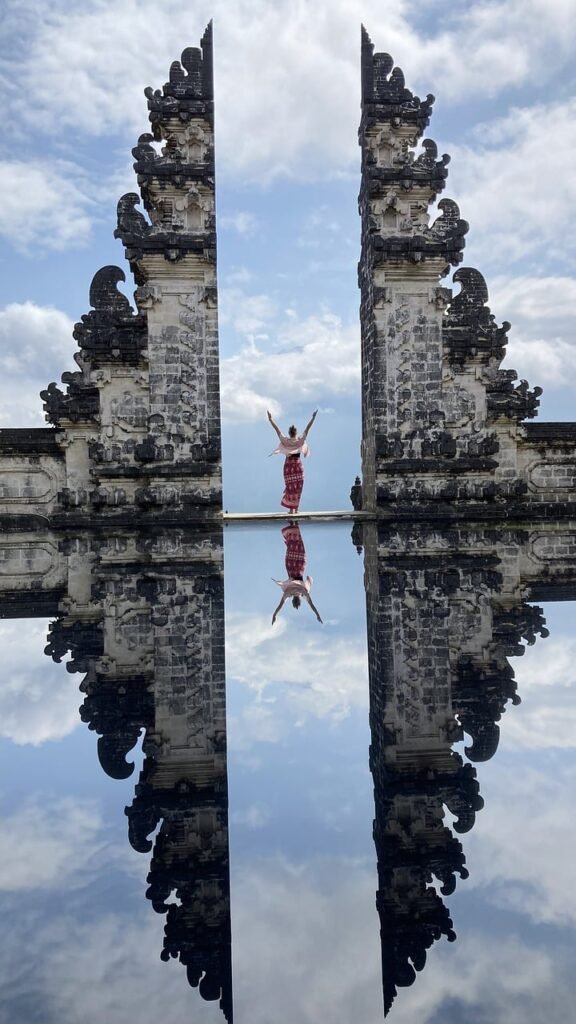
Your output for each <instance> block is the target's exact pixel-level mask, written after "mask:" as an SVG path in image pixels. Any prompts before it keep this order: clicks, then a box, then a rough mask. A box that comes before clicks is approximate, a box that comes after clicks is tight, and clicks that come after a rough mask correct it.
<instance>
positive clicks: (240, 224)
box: [218, 210, 258, 235]
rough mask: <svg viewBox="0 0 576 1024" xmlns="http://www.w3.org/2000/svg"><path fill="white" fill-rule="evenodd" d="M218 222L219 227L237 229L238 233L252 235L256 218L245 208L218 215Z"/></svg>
mask: <svg viewBox="0 0 576 1024" xmlns="http://www.w3.org/2000/svg"><path fill="white" fill-rule="evenodd" d="M218 224H219V225H220V227H221V228H224V229H226V228H228V229H231V230H232V231H237V232H238V234H239V235H253V234H255V232H256V229H257V227H258V218H257V217H255V216H254V214H253V213H249V212H248V211H247V210H239V211H238V212H237V213H234V214H229V215H227V216H223V217H220V219H219V221H218Z"/></svg>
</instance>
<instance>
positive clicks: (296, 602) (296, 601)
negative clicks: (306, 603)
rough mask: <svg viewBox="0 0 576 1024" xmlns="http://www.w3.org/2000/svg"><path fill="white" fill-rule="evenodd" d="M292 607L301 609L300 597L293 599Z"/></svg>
mask: <svg viewBox="0 0 576 1024" xmlns="http://www.w3.org/2000/svg"><path fill="white" fill-rule="evenodd" d="M292 607H293V608H299V607H300V598H299V597H298V595H296V597H293V598H292Z"/></svg>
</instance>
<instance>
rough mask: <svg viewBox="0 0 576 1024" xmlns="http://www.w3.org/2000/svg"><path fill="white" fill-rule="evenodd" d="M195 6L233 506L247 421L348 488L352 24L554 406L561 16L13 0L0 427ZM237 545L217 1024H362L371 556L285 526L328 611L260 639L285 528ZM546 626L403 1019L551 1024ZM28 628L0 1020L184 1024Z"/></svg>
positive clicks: (127, 868) (557, 951)
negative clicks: (397, 80)
mask: <svg viewBox="0 0 576 1024" xmlns="http://www.w3.org/2000/svg"><path fill="white" fill-rule="evenodd" d="M210 17H214V23H215V25H214V28H215V49H216V110H217V147H216V152H217V190H218V191H217V204H218V217H219V221H218V225H219V227H218V230H219V286H220V320H221V348H222V396H223V410H224V417H225V419H224V441H225V467H224V468H225V485H226V505H227V507H229V508H231V509H232V508H235V509H242V508H243V509H247V508H254V509H259V508H261V509H269V508H274V507H276V504H277V501H278V497H279V490H280V487H279V478H280V465H279V463H277V462H276V461H275V460H273V459H271V460H267V459H266V455H267V453H268V452H269V451H270V449H271V448H272V446H273V435H271V432H270V430H269V427H268V425H267V423H266V421H265V418H264V410H265V408H266V406H267V404H270V405H271V406H272V407H273V408H275V409H276V410H277V411H278V414H279V417H280V421H281V422H282V423H287V422H290V421H291V420H295V421H296V422H297V423H301V422H304V421H305V419H306V418H307V417H308V415H309V413H310V411H311V409H312V408H315V407H316V406H320V408H321V410H322V414H321V416H319V419H318V422H317V424H316V425H315V427H314V434H313V435H311V441H312V447H313V452H312V456H311V459H310V460H309V464H308V467H307V482H306V490H305V500H306V503H307V505H308V507H324V508H326V507H346V505H347V494H348V491H349V488H350V484H351V482H352V479H353V477H354V476H355V474H356V473H357V472H358V469H359V455H358V450H359V439H360V428H359V366H358V338H359V329H358V320H357V309H358V292H357V288H356V263H357V259H358V249H359V221H358V216H357V209H356V197H357V192H358V174H359V171H358V165H359V151H358V147H357V145H356V131H357V124H358V119H359V23H360V21H363V22H364V23H365V24H366V26H367V28H368V30H369V31H370V34H371V36H372V38H373V40H374V42H375V44H376V47H377V49H379V50H389V51H390V52H391V53H392V54H393V56H394V58H395V60H396V61H397V63H399V64H400V65H401V66H402V67H403V69H404V71H405V73H406V79H407V83H408V84H409V85H410V86H411V87H412V88H413V89H414V90H415V91H417V92H419V93H420V94H421V95H423V94H426V93H427V92H433V93H435V95H436V96H437V102H436V105H435V113H434V115H433V119H432V124H431V126H430V129H429V131H428V135H429V136H430V137H431V138H433V139H435V141H436V142H437V143H438V146H439V150H440V152H448V153H450V154H451V156H452V162H451V164H450V169H449V170H450V176H449V180H448V186H447V189H446V193H445V194H446V195H447V196H450V197H452V198H454V199H456V200H457V201H458V203H459V205H460V208H461V213H462V216H463V217H465V218H466V219H467V220H468V221H469V222H470V225H471V230H470V234H469V235H468V238H467V246H466V250H465V261H464V263H465V265H471V266H476V267H478V268H479V269H480V270H481V271H482V272H483V273H484V275H485V277H486V279H487V282H488V287H489V291H490V296H491V299H490V302H491V306H492V309H493V311H494V313H495V315H496V316H497V318H498V319H499V320H502V319H508V320H510V321H511V322H512V323H513V331H512V332H511V344H510V352H509V359H508V365H512V366H514V367H515V368H516V369H517V370H518V371H519V372H520V374H521V375H522V376H525V377H527V378H528V379H529V381H530V383H531V385H534V384H540V385H542V386H544V389H545V391H544V396H543V399H542V406H541V410H542V411H541V418H544V419H573V418H574V403H573V396H574V388H575V387H576V342H575V340H574V332H573V322H574V308H575V307H576V283H575V279H574V263H575V253H574V246H575V242H574V239H575V238H576V233H575V231H574V209H575V203H574V199H575V193H576V184H575V181H574V175H573V167H574V166H575V163H576V127H575V126H576V118H575V116H574V115H575V105H576V104H575V100H574V92H575V90H574V86H575V66H574V58H573V53H574V49H575V43H576V38H575V37H576V3H575V2H574V0H555V3H554V4H553V5H550V4H546V3H544V0H508V2H485V3H474V4H472V3H467V2H452V3H448V2H444V0H429V2H426V0H419V2H413V3H411V2H401V0H388V2H387V3H386V4H382V3H381V2H378V3H377V2H358V0H331V2H330V3H328V0H315V2H314V3H312V0H300V2H298V3H294V2H292V3H289V2H288V0H277V2H273V0H269V2H257V0H213V2H212V3H210V4H208V3H193V4H183V3H181V2H178V3H176V2H174V0H164V2H163V3H162V4H159V3H157V2H156V3H152V2H151V0H140V2H138V3H136V2H125V0H115V2H114V3H113V2H111V0H87V2H86V3H84V4H83V5H82V7H81V8H80V7H79V6H78V5H72V4H66V3H63V2H59V0H51V2H50V3H48V2H44V0H19V2H18V3H16V2H15V0H6V2H5V3H4V13H3V19H4V22H3V29H4V33H3V35H4V43H3V49H2V52H1V54H0V87H1V90H2V98H3V118H4V133H5V139H6V142H7V145H6V146H5V149H4V154H5V155H4V157H3V159H2V160H1V161H0V182H1V183H2V186H3V188H2V196H3V201H2V203H1V204H0V233H1V235H2V242H3V245H2V254H1V259H2V263H1V271H2V273H1V275H0V292H1V294H0V426H8V425H14V426H23V425H26V424H30V425H41V424H42V422H43V421H42V411H41V402H40V399H39V398H38V392H39V391H40V390H41V389H42V388H43V387H45V386H46V384H47V383H48V382H49V381H50V380H58V379H59V377H60V374H61V373H62V371H63V370H65V369H67V368H72V367H73V363H72V354H73V351H74V342H73V340H72V337H71V330H72V325H73V323H74V322H75V321H76V320H77V319H79V317H80V316H81V314H82V313H84V312H86V311H87V309H88V289H89V285H90V280H91V278H92V276H93V274H94V273H95V271H96V270H97V269H98V268H99V267H100V266H102V265H104V264H107V263H117V264H119V265H123V255H122V248H121V246H120V243H119V242H116V241H114V239H113V237H112V236H113V230H114V227H115V222H116V216H115V206H116V201H117V199H118V197H119V196H120V195H121V194H122V193H123V192H125V191H129V190H132V189H133V188H134V176H133V172H132V169H131V163H132V158H131V154H130V150H131V147H132V146H133V145H134V144H135V142H136V140H137V137H138V135H139V134H140V133H141V132H142V131H145V130H146V129H147V111H146V103H145V99H144V96H143V89H144V87H145V86H147V85H153V86H154V87H157V86H160V85H161V84H162V83H163V82H164V81H165V80H166V77H167V72H168V68H169V65H170V63H171V61H172V60H173V59H174V58H176V57H178V56H179V54H180V52H181V49H182V48H183V46H185V45H190V44H191V45H195V44H196V43H197V42H198V40H199V38H200V36H201V34H202V31H203V29H204V26H205V24H206V23H207V21H208V20H209V18H210ZM127 290H128V292H130V291H131V286H129V287H128V289H127ZM247 476H248V479H249V480H250V488H249V489H248V488H246V485H245V480H246V477H247ZM259 536H260V542H259V543H260V547H259V548H258V549H255V548H254V544H255V539H254V537H251V538H250V545H247V543H246V541H247V535H246V534H245V533H244V534H241V533H236V534H234V533H232V532H231V531H229V532H228V533H227V538H226V544H227V548H226V559H227V631H228V640H229V646H228V665H229V684H230V698H229V713H230V731H229V745H230V770H231V779H230V781H231V843H232V865H233V900H234V903H233V929H234V937H235V943H234V957H235V963H234V968H235V979H236V982H235V996H236V1004H237V1020H238V1021H243V1020H250V1021H251V1022H254V1024H268V1022H269V1021H270V1020H271V1019H277V1017H278V1007H279V1006H281V1007H286V1008H287V1009H286V1019H290V1020H293V1021H294V1022H295V1024H311V1022H312V1021H314V1022H315V1021H317V1020H318V1019H319V1018H320V1017H321V1016H322V1017H326V1018H327V1019H330V1020H332V1021H334V1022H335V1024H349V1021H350V1020H351V1019H359V1020H363V1021H366V1022H369V1024H373V1022H376V1021H380V1020H381V1019H382V1017H381V990H380V982H379V971H380V968H379V961H378V957H379V949H378V928H377V920H376V915H375V911H374V891H375V886H376V879H375V864H374V853H373V846H372V840H371V822H372V817H373V804H372V788H371V780H370V776H369V774H368V769H367V749H368V743H369V735H368V728H367V691H366V660H365V659H366V656H365V636H364V632H363V615H364V612H363V592H362V562H361V559H359V558H358V557H357V555H356V553H355V551H354V549H353V547H352V545H351V544H350V541H349V539H348V536H347V531H345V530H341V531H339V532H337V531H335V530H332V531H331V532H330V533H329V534H328V533H323V532H322V528H314V529H312V528H310V529H309V530H308V531H307V532H306V531H305V540H306V544H307V549H308V558H309V561H308V566H309V571H310V572H311V573H312V575H313V576H314V580H315V582H314V600H315V602H316V604H317V606H318V608H319V611H320V613H321V614H322V616H323V618H324V626H323V627H322V628H320V627H319V626H318V625H317V624H316V622H315V620H314V618H313V616H312V615H311V614H310V613H309V612H308V611H307V609H305V608H303V609H301V610H300V611H299V612H298V613H295V612H293V610H291V609H288V608H286V609H284V611H283V612H282V615H281V617H280V618H279V620H278V622H277V623H276V625H275V626H274V629H272V627H271V624H270V618H271V613H272V610H273V607H274V605H275V603H276V600H277V594H276V588H275V587H274V584H273V583H272V582H271V581H270V577H271V576H275V577H276V578H278V576H279V575H280V574H281V573H282V566H283V557H284V550H283V544H282V540H281V537H280V534H279V531H278V533H277V534H276V533H273V532H271V531H268V532H263V533H261V534H260V535H259ZM248 550H249V551H251V552H252V554H250V556H249V557H248V558H247V554H246V552H247V551H248ZM247 581H249V585H247ZM546 611H547V616H548V625H549V627H550V629H551V636H550V638H549V639H547V640H546V641H542V640H539V641H538V643H537V644H536V645H535V647H534V648H530V649H529V650H528V651H527V652H526V655H525V656H524V658H522V659H519V660H518V661H517V663H516V664H515V668H516V672H517V677H518V680H519V690H520V693H521V694H522V697H523V704H522V705H521V706H520V707H519V708H515V709H511V710H509V711H508V712H507V713H506V715H505V719H504V723H503V728H502V742H501V745H500V749H499V751H498V753H497V755H496V757H495V758H494V759H493V760H492V761H491V762H489V763H488V764H486V765H482V766H480V769H479V776H480V782H481V790H482V793H483V796H484V798H485V801H486V806H485V808H484V810H483V811H482V812H481V814H479V816H478V821H477V825H476V827H475V829H474V830H473V832H472V833H470V834H469V835H468V836H467V837H464V843H465V849H466V853H467V858H468V866H469V869H470V879H469V880H468V881H467V882H466V883H463V884H462V885H461V886H460V887H459V889H458V891H457V893H455V895H454V896H453V897H451V898H450V901H449V902H450V909H451V913H452V916H453V919H454V922H455V926H456V930H457V932H458V942H457V943H456V945H454V946H452V945H450V946H449V945H448V944H446V943H442V944H438V945H437V947H436V949H435V950H433V952H432V954H431V955H430V957H429V965H428V967H427V969H426V972H425V974H424V975H423V976H422V978H419V979H418V982H417V984H416V985H415V986H414V987H413V988H412V989H410V990H408V991H406V992H404V993H402V995H401V997H400V999H399V1000H398V1003H397V1005H396V1007H395V1010H394V1016H393V1018H392V1019H393V1020H394V1021H395V1022H396V1024H412V1022H413V1021H414V1020H418V1021H421V1022H422V1024H439V1022H441V1021H442V1022H446V1021H449V1022H450V1024H462V1022H463V1021H465V1022H466V1024H486V1022H487V1021H490V1024H500V1022H502V1024H504V1022H506V1024H516V1022H518V1024H520V1022H522V1024H541V1021H542V1020H543V1019H548V1018H550V1019H558V1020H562V1019H569V1017H570V1012H571V1008H572V1006H573V1003H574V982H573V977H572V975H573V967H572V965H573V957H574V946H575V943H574V935H575V931H574V927H575V923H576V903H575V901H574V898H573V893H574V891H575V887H574V884H573V883H574V876H573V867H572V863H573V848H574V843H575V841H576V835H575V834H574V824H573V815H570V812H569V809H570V808H571V807H572V806H573V803H574V792H575V779H574V768H573V762H574V747H575V745H576V739H575V737H576V701H575V689H576V678H575V676H574V664H575V663H576V661H575V654H576V649H575V641H574V637H573V611H572V610H571V609H570V608H569V606H564V607H563V608H562V607H560V606H550V607H549V608H547V610H546ZM26 629H27V627H26V628H25V627H24V625H23V624H22V623H12V622H4V623H2V624H0V652H1V657H2V662H3V667H4V673H3V681H2V688H1V689H0V778H2V779H3V780H4V782H3V783H2V786H1V787H0V796H1V798H2V802H1V804H0V819H1V828H0V837H1V839H0V864H1V865H2V869H1V872H0V897H1V906H2V910H1V916H2V920H3V921H5V922H6V921H9V922H10V929H6V928H4V929H3V931H2V935H1V936H0V976H2V977H3V978H4V979H5V980H4V983H3V988H2V989H1V990H0V1007H1V1009H0V1021H1V1022H2V1024H16V1022H17V1021H18V1024H20V1021H21V1020H22V1019H29V1020H30V1021H34V1020H35V1019H37V1020H39V1021H40V1020H42V1022H43V1024H44V1021H47V1020H48V1021H50V1020H52V1019H53V1020H54V1021H56V1020H57V1021H59V1022H64V1024H66V1022H68V1021H69V1022H70V1024H76V1021H77V1019H78V1015H79V1011H78V1008H79V1007H80V1006H81V1007H82V1019H84V1020H86V1021H87V1022H90V1021H92V1020H94V1021H96V1020H98V1021H100V1020H102V1019H104V1018H105V1019H106V1020H109V1021H111V1022H112V1024H124V1021H128V1020H133V1019H136V1018H137V1019H139V1020H141V1021H143V1022H144V1024H148V1022H150V1024H151V1022H152V1021H157V1020H158V1019H159V1018H160V1017H162V1018H163V1019H164V1020H165V1021H166V1022H167V1024H172V1022H173V1024H181V1021H182V1020H186V1019H189V1018H190V1017H191V1007H194V1010H195V1011H196V1010H197V1007H196V1005H195V1004H194V1002H193V995H192V994H191V993H190V991H189V989H188V987H187V985H186V983H185V980H184V978H183V974H182V971H181V970H180V969H179V968H178V966H177V965H175V964H169V965H166V964H161V963H159V961H158V952H159V949H160V945H161V935H162V921H161V919H160V918H159V917H158V916H157V915H155V914H154V913H153V911H152V910H151V908H150V906H149V904H148V903H147V901H146V900H145V898H144V891H145V874H146V871H147V869H148V864H147V858H146V857H142V856H139V855H136V854H133V853H132V852H131V851H130V850H129V848H128V845H127V841H126V824H125V818H124V814H123V808H124V805H125V804H126V803H129V802H130V800H131V798H132V791H133V784H134V779H131V780H127V781H126V782H114V781H112V780H110V779H108V778H107V777H106V776H104V774H103V773H102V771H101V769H100V767H99V765H98V763H97V758H96V751H95V737H94V735H93V734H92V733H89V732H88V730H86V728H85V727H84V726H82V725H81V724H80V723H79V721H78V717H77V708H78V705H79V703H80V700H79V695H78V690H77V686H78V683H79V681H80V677H79V676H70V675H69V674H68V673H67V672H66V670H65V667H64V666H63V665H60V666H57V665H56V666H55V665H52V664H51V662H50V661H49V660H48V659H47V658H46V657H45V656H44V655H43V653H42V652H43V647H44V644H45V639H44V638H45V632H46V624H45V623H33V624H30V628H29V629H28V630H27V631H26ZM23 863H25V864H26V871H22V864H23ZM302 926H304V927H302ZM303 936H304V938H303ZM23 950H25V955H23V953H22V951H23ZM288 962H290V965H291V967H290V970H287V966H286V965H287V963H288ZM488 981H489V984H487V982H488ZM191 1000H192V1002H191ZM39 1008H40V1009H39ZM34 1013H36V1014H37V1016H36V1018H35V1017H34ZM210 1013H211V1011H210V1009H209V1008H208V1007H206V1006H205V1005H204V1006H203V1015H202V1017H200V1016H199V1017H198V1019H199V1020H202V1021H206V1022H207V1024H213V1021H214V1020H216V1019H218V1014H216V1013H215V1014H213V1015H212V1016H210ZM38 1014H39V1016H38Z"/></svg>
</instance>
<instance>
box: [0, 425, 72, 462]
mask: <svg viewBox="0 0 576 1024" xmlns="http://www.w3.org/2000/svg"><path fill="white" fill-rule="evenodd" d="M63 436H64V431H62V430H55V429H54V428H53V427H15V428H12V427H4V428H2V429H1V430H0V456H1V455H12V454H18V455H28V454H29V455H55V456H57V457H58V458H60V459H64V453H63V451H62V449H61V448H60V446H59V444H58V440H59V438H61V437H63Z"/></svg>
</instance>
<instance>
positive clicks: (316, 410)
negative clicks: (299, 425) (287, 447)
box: [302, 409, 318, 437]
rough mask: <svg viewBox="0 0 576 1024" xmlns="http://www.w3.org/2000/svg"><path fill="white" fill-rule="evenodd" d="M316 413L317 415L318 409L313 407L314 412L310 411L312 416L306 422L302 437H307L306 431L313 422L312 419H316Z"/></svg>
mask: <svg viewBox="0 0 576 1024" xmlns="http://www.w3.org/2000/svg"><path fill="white" fill-rule="evenodd" d="M317 415H318V409H315V410H314V412H313V413H312V418H311V420H310V422H309V423H307V424H306V428H305V430H304V433H303V434H302V437H308V431H309V430H310V427H311V426H312V424H313V423H314V420H315V419H316V417H317Z"/></svg>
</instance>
